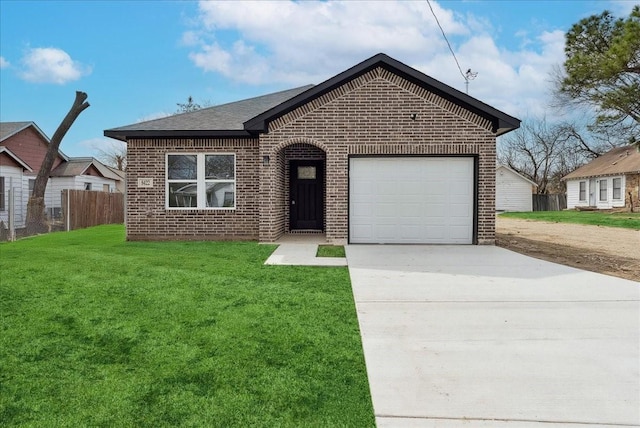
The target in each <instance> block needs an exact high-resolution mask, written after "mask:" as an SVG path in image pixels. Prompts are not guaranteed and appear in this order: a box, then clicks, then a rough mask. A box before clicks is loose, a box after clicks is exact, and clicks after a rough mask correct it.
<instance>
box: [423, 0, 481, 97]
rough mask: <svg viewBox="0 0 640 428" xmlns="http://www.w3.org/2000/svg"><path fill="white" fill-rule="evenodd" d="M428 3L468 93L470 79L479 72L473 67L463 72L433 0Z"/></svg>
mask: <svg viewBox="0 0 640 428" xmlns="http://www.w3.org/2000/svg"><path fill="white" fill-rule="evenodd" d="M427 4H428V5H429V9H430V10H431V14H432V15H433V17H434V18H435V20H436V24H438V28H440V31H441V32H442V37H444V41H445V42H447V46H449V51H451V55H452V56H453V59H454V61H455V62H456V65H457V66H458V71H459V72H460V75H461V76H462V78H463V79H464V83H465V86H466V88H467V94H468V93H469V80H473V79H475V78H476V76H477V75H478V73H477V72H476V73H474V72H472V71H471V69H468V70H467V72H466V73H463V72H462V67H460V63H459V62H458V58H456V54H455V53H454V52H453V48H452V47H451V43H449V39H448V38H447V35H446V34H445V33H444V29H443V28H442V25H440V21H439V20H438V17H437V16H436V13H435V11H434V10H433V7H432V6H431V2H430V1H429V0H427Z"/></svg>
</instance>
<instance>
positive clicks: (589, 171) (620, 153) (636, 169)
mask: <svg viewBox="0 0 640 428" xmlns="http://www.w3.org/2000/svg"><path fill="white" fill-rule="evenodd" d="M637 173H640V152H638V149H636V148H635V147H634V146H624V147H616V148H615V149H612V150H609V151H608V152H607V153H605V154H603V155H601V156H598V157H597V158H595V159H594V160H592V161H591V162H589V163H588V164H586V165H583V166H581V167H580V168H578V169H576V170H575V171H573V172H572V173H570V174H567V175H565V176H564V177H562V179H563V180H570V179H574V178H587V177H598V176H603V175H619V174H637Z"/></svg>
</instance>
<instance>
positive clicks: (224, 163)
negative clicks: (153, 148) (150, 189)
mask: <svg viewBox="0 0 640 428" xmlns="http://www.w3.org/2000/svg"><path fill="white" fill-rule="evenodd" d="M235 161H236V157H235V155H234V154H205V153H200V154H186V155H182V154H180V155H178V154H169V155H167V207H169V208H217V209H225V208H235V206H236V203H235V192H236V190H235V189H236V176H235V175H236V174H235V173H236V165H235Z"/></svg>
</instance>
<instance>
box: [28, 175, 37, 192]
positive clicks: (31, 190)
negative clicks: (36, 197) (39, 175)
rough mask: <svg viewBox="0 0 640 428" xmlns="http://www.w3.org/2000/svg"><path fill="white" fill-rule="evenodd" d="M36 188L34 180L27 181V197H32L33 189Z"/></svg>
mask: <svg viewBox="0 0 640 428" xmlns="http://www.w3.org/2000/svg"><path fill="white" fill-rule="evenodd" d="M34 187H36V180H35V179H34V178H30V179H29V196H31V195H33V188H34Z"/></svg>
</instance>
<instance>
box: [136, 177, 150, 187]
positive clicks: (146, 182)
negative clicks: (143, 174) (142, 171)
mask: <svg viewBox="0 0 640 428" xmlns="http://www.w3.org/2000/svg"><path fill="white" fill-rule="evenodd" d="M138 187H153V178H138Z"/></svg>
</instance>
